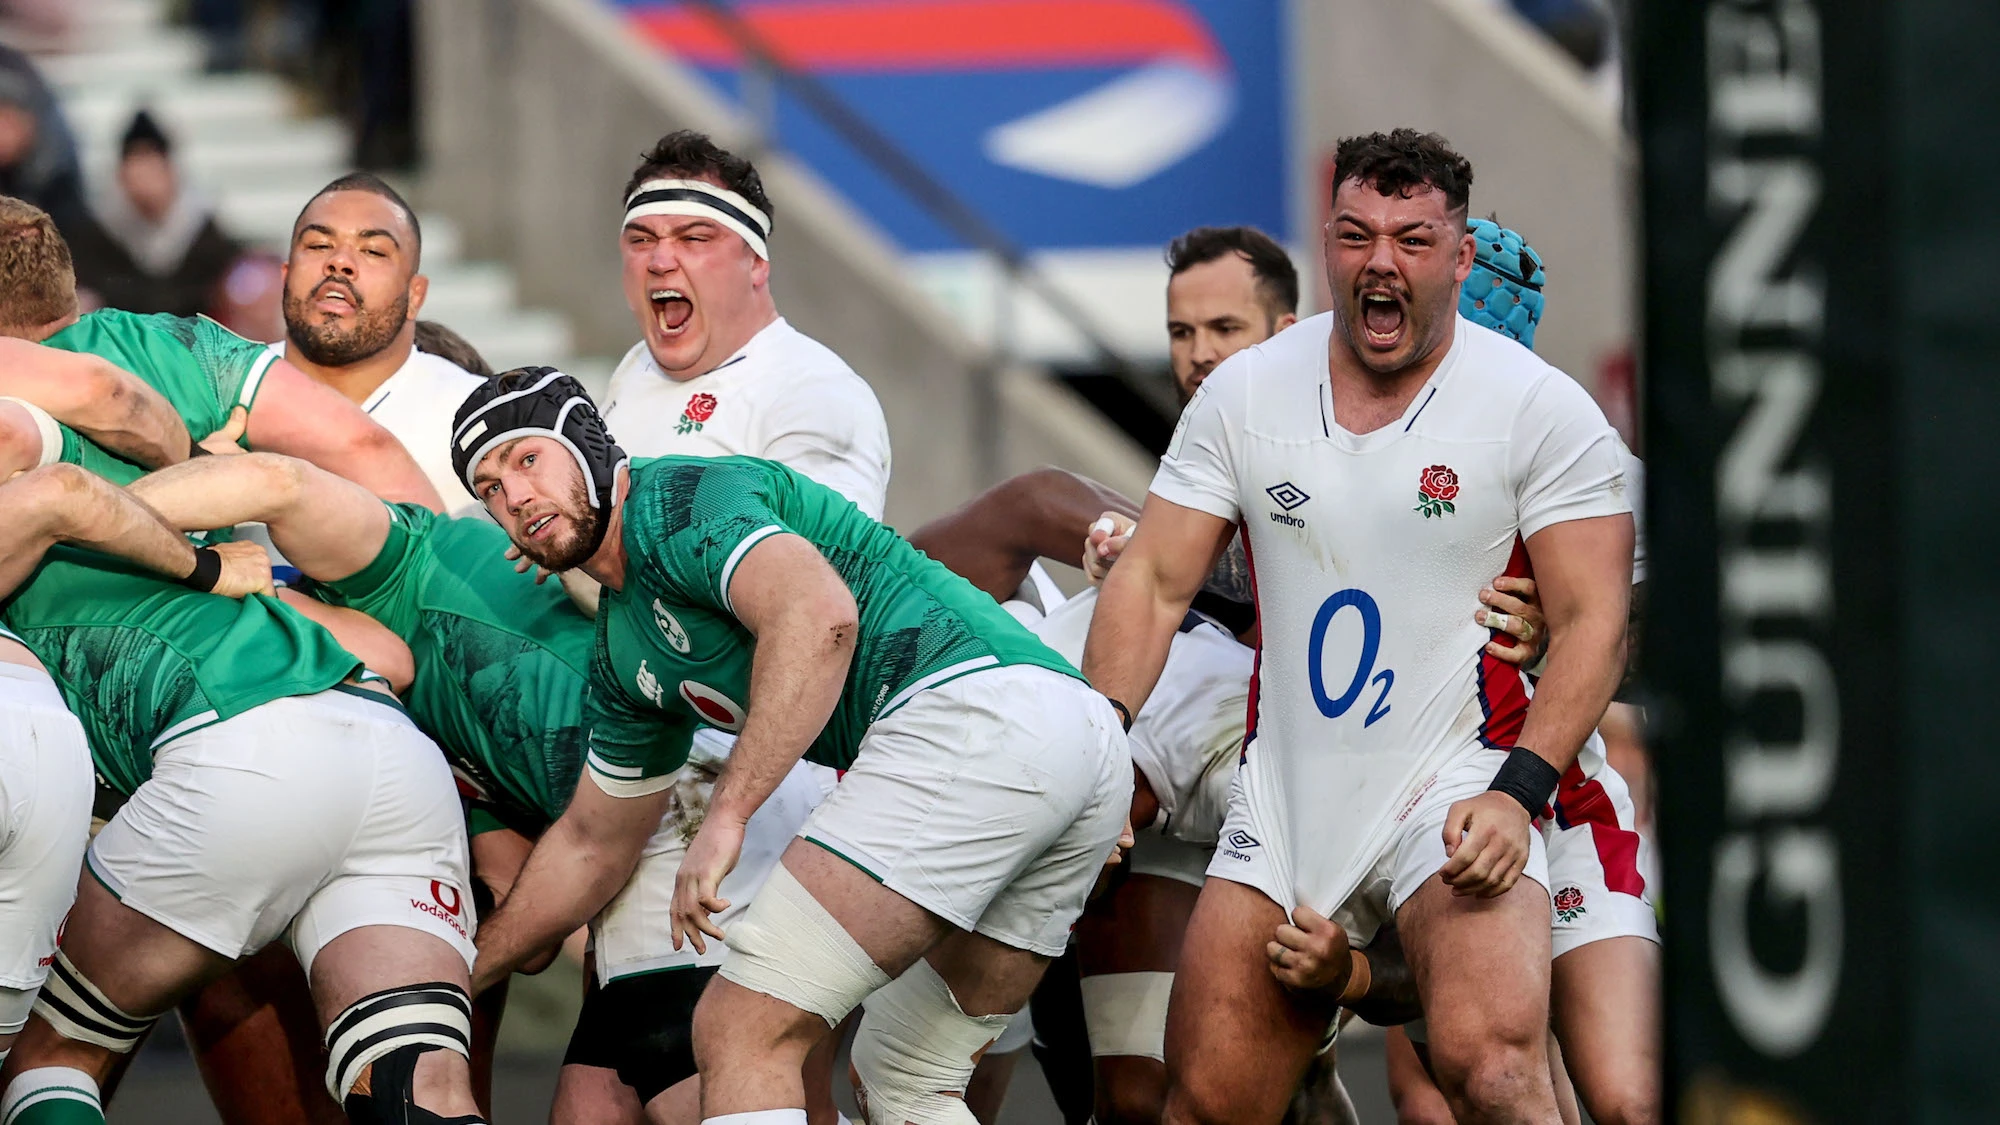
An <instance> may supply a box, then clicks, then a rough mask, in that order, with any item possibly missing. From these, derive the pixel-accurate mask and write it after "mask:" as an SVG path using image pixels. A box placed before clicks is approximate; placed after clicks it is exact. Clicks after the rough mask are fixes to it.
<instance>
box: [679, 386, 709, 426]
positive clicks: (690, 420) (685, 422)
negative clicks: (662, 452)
mask: <svg viewBox="0 0 2000 1125" xmlns="http://www.w3.org/2000/svg"><path fill="white" fill-rule="evenodd" d="M714 413H715V396H714V395H711V394H698V395H695V396H694V397H693V398H690V399H688V404H687V406H686V407H685V408H684V409H682V410H681V420H680V424H678V425H676V426H675V427H674V432H675V433H677V434H689V433H693V432H695V431H696V430H699V429H701V424H702V423H703V422H706V421H708V420H709V418H710V417H711V416H712V415H714Z"/></svg>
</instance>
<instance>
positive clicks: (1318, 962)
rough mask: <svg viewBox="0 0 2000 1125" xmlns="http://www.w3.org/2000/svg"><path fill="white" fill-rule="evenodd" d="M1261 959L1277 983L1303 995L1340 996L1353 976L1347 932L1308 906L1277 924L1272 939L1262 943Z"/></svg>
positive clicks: (1351, 954) (1352, 956)
mask: <svg viewBox="0 0 2000 1125" xmlns="http://www.w3.org/2000/svg"><path fill="white" fill-rule="evenodd" d="M1264 956H1265V957H1266V958H1268V959H1269V960H1270V962H1271V975H1272V976H1274V977H1277V978H1278V983H1279V984H1282V985H1285V986H1287V987H1290V988H1296V989H1299V990H1300V991H1302V992H1332V993H1334V994H1335V995H1339V994H1340V993H1341V992H1342V991H1344V990H1345V989H1346V988H1347V981H1348V978H1349V977H1350V976H1352V975H1353V973H1354V954H1353V952H1352V951H1351V950H1350V949H1349V947H1348V941H1347V930H1346V929H1345V928H1343V927H1342V926H1341V924H1340V923H1338V922H1335V921H1334V920H1332V919H1331V918H1325V917H1322V916H1320V914H1319V913H1318V912H1317V911H1315V910H1313V909H1312V908H1311V907H1308V906H1301V907H1298V908H1296V909H1294V910H1293V911H1292V920H1291V921H1290V922H1289V923H1286V924H1283V925H1280V926H1279V927H1278V933H1277V937H1276V938H1275V940H1273V941H1270V942H1267V943H1266V944H1265V947H1264Z"/></svg>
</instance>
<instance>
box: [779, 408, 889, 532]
mask: <svg viewBox="0 0 2000 1125" xmlns="http://www.w3.org/2000/svg"><path fill="white" fill-rule="evenodd" d="M765 426H766V430H765V433H764V434H763V438H764V445H763V448H762V449H761V450H759V451H758V453H757V456H759V457H762V458H764V459H765V460H767V461H776V462H778V463H779V464H782V465H785V466H787V467H788V468H791V469H793V470H795V471H797V472H798V473H799V474H800V475H802V476H806V477H809V478H811V479H812V480H814V481H817V482H819V483H820V484H823V485H825V486H827V487H828V488H831V489H833V490H834V491H835V492H838V493H840V494H841V495H842V496H845V497H847V498H848V499H849V500H852V501H854V506H855V507H857V508H860V509H861V511H862V512H863V513H864V514H865V515H867V516H868V518H870V519H873V520H880V519H881V518H882V510H883V506H884V504H885V503H886V502H887V500H888V497H889V423H888V422H887V421H886V420H885V419H884V418H883V417H882V404H881V403H880V402H878V401H876V398H875V392H873V391H871V390H870V389H869V388H868V384H866V383H864V382H862V381H861V379H860V378H859V377H858V376H844V375H843V376H833V377H828V378H822V379H811V380H807V381H806V382H804V383H803V384H802V385H801V386H799V387H798V388H796V390H794V391H793V392H792V393H789V394H787V395H785V396H784V397H783V398H782V399H780V400H779V401H777V402H774V403H772V404H771V405H770V406H769V407H767V408H766V416H765Z"/></svg>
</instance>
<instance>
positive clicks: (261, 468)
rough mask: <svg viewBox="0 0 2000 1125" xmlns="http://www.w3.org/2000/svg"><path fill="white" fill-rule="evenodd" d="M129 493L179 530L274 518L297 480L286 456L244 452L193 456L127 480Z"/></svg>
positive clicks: (292, 497)
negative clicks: (185, 460)
mask: <svg viewBox="0 0 2000 1125" xmlns="http://www.w3.org/2000/svg"><path fill="white" fill-rule="evenodd" d="M131 488H132V493H133V495H135V496H137V497H139V498H140V499H141V500H144V501H145V502H146V503H148V504H151V505H152V506H153V508H154V510H156V511H158V512H159V513H160V515H161V516H162V517H163V518H164V519H165V520H166V521H167V522H168V523H170V524H172V525H173V526H175V527H178V528H181V529H182V530H185V531H205V530H207V529H209V528H214V527H233V526H235V525H236V524H239V523H249V522H253V521H255V522H270V521H274V520H278V519H280V518H281V517H282V516H283V514H284V513H285V512H286V511H287V510H289V508H290V507H291V506H292V504H293V503H294V502H295V501H296V500H297V498H298V495H299V492H300V489H301V488H302V484H301V481H300V478H299V473H298V472H297V471H296V468H295V463H294V462H291V461H290V460H288V459H287V458H283V457H276V456H269V455H261V454H255V453H252V454H247V455H244V456H233V457H196V458H193V459H191V460H189V461H187V462H186V463H184V464H180V465H175V466H173V467H172V468H167V469H162V470H160V471H159V472H157V473H149V474H147V475H146V476H143V477H141V478H139V479H138V480H136V481H134V482H133V483H132V486H131Z"/></svg>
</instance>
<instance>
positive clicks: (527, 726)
mask: <svg viewBox="0 0 2000 1125" xmlns="http://www.w3.org/2000/svg"><path fill="white" fill-rule="evenodd" d="M389 515H390V523H389V537H388V539H387V540H386V541H385V542H384V543H383V545H382V552H381V553H380V554H379V555H377V556H376V557H375V561H374V562H371V563H369V564H368V566H367V567H365V568H363V569H362V570H361V572H360V573H358V574H355V575H354V576H352V577H350V578H345V579H342V580H341V581H339V582H328V583H323V584H322V585H321V587H320V589H321V596H322V597H324V598H325V599H326V600H327V601H328V602H331V603H333V604H334V605H345V606H351V607H352V608H354V609H358V610H360V611H361V612H363V613H366V614H368V615H369V616H370V617H373V618H374V619H375V620H377V621H380V622H381V623H382V624H383V625H386V626H388V628H389V629H390V631H392V632H394V633H395V634H396V635H397V636H399V637H401V638H403V640H404V642H405V643H407V644H408V645H409V646H410V651H411V652H412V653H414V654H415V655H416V658H417V675H416V680H415V681H414V682H413V683H412V684H411V686H410V690H409V692H408V693H406V695H405V697H404V700H403V702H404V704H405V705H406V706H408V707H409V709H410V715H411V717H413V718H415V719H416V721H417V723H418V725H420V726H422V727H423V728H424V729H425V730H426V731H428V732H430V735H431V737H433V738H435V739H437V741H438V742H439V744H440V745H442V746H443V747H444V750H445V753H446V754H447V755H448V756H449V757H450V758H451V760H452V765H453V767H454V769H455V770H456V771H457V772H458V774H459V776H460V777H462V778H463V779H464V780H465V781H467V782H468V783H470V784H471V785H472V786H473V787H474V788H475V790H476V791H477V793H476V796H477V797H478V799H479V800H481V801H484V802H486V803H488V804H490V805H492V806H493V808H494V810H495V812H496V813H498V814H499V815H500V817H501V819H502V820H504V821H505V822H506V823H507V824H508V825H509V826H511V827H514V828H519V829H522V830H525V831H529V832H531V833H532V832H539V831H540V830H541V829H542V828H544V827H546V826H547V825H548V822H549V821H551V820H554V819H555V818H556V817H558V816H561V815H562V811H563V808H564V806H566V805H568V804H569V798H570V794H571V793H572V792H573V791H575V789H576V779H577V776H578V775H579V774H580V773H581V772H582V769H583V742H584V739H583V699H584V695H585V694H586V691H587V688H588V685H589V668H590V650H591V644H592V641H593V637H594V631H593V629H592V627H591V623H590V619H589V618H587V617H585V616H584V615H583V614H582V613H580V612H578V611H577V609H576V607H575V606H573V605H571V604H570V600H569V598H568V597H566V596H565V595H564V594H563V592H562V589H561V587H559V586H557V585H555V584H554V583H550V584H548V585H541V586H538V585H536V584H535V580H534V577H533V576H532V575H527V574H516V573H515V572H514V564H513V563H511V562H508V561H507V559H506V557H505V552H506V550H507V547H508V543H507V533H506V532H504V531H501V530H500V529H499V528H498V527H495V526H494V525H493V524H491V523H489V522H487V521H486V520H483V519H459V520H454V519H446V518H444V517H442V516H439V515H437V514H436V513H435V512H432V511H430V510H429V509H428V508H423V507H420V506H418V505H415V504H391V505H389Z"/></svg>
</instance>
